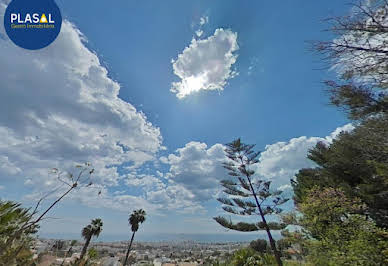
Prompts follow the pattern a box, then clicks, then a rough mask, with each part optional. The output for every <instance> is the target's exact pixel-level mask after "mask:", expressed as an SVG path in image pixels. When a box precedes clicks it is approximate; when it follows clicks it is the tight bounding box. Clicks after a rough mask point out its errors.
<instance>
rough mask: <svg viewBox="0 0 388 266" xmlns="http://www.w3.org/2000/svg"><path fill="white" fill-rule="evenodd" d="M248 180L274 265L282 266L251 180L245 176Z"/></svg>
mask: <svg viewBox="0 0 388 266" xmlns="http://www.w3.org/2000/svg"><path fill="white" fill-rule="evenodd" d="M247 178H248V181H249V186H250V187H251V189H252V194H253V196H254V197H255V201H256V205H257V208H258V209H259V212H260V216H261V219H262V221H263V223H264V227H265V231H266V232H267V235H268V239H269V243H270V245H271V249H272V250H273V253H274V255H275V259H276V263H277V264H278V265H279V266H283V262H282V260H281V258H280V253H279V251H278V250H277V248H276V243H275V240H274V239H273V237H272V234H271V230H270V229H269V226H268V224H267V220H266V219H265V216H264V213H263V210H262V209H261V206H260V204H259V201H258V199H257V196H256V192H255V190H254V188H253V186H252V182H251V179H250V178H249V177H248V176H247Z"/></svg>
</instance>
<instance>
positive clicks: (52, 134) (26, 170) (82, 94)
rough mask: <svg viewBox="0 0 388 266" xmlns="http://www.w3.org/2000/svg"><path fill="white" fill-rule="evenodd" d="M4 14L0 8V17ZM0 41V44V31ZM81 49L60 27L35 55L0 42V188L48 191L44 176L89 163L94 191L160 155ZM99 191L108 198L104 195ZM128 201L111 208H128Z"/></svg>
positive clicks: (147, 126) (79, 39) (151, 130)
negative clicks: (12, 184) (122, 171)
mask: <svg viewBox="0 0 388 266" xmlns="http://www.w3.org/2000/svg"><path fill="white" fill-rule="evenodd" d="M5 7H6V5H5V4H4V1H2V2H0V14H4V11H5ZM0 34H1V35H2V36H3V35H4V36H6V34H5V31H4V27H3V25H2V24H1V26H0ZM86 41H87V40H86V38H85V36H83V35H82V34H81V33H80V31H79V30H78V29H77V28H76V27H75V26H74V25H73V24H71V23H70V22H68V21H64V22H63V25H62V29H61V33H60V34H59V36H58V38H57V40H56V41H55V42H54V43H53V44H51V45H50V46H48V47H47V48H44V49H42V50H38V51H28V50H24V49H21V48H19V47H17V46H15V45H14V44H13V43H12V42H11V41H10V40H9V39H8V37H4V38H0V57H1V60H0V69H1V70H2V71H1V73H0V77H1V78H0V87H1V90H0V154H1V155H0V180H1V182H2V183H6V182H15V181H16V180H20V182H21V183H24V184H26V185H29V186H31V187H32V191H33V190H34V189H35V188H36V189H37V190H45V189H47V190H49V189H52V188H53V187H55V186H56V185H57V184H56V180H55V178H53V176H50V175H49V174H48V169H50V168H51V167H57V168H60V169H69V168H70V167H71V166H74V165H75V163H76V162H91V163H92V164H93V167H94V168H95V169H96V172H95V175H94V182H95V183H96V185H100V186H101V188H105V187H110V186H115V185H117V184H118V183H119V182H120V180H121V179H122V178H124V177H123V176H121V174H120V173H119V170H118V169H119V168H120V167H121V165H122V164H123V163H125V164H126V165H128V164H130V165H131V166H130V167H131V168H132V169H136V168H138V167H140V166H141V165H143V164H144V163H145V162H147V161H152V160H154V158H155V154H156V153H157V152H158V151H159V150H160V149H161V142H162V137H161V134H160V131H159V128H157V127H155V126H153V125H152V124H151V123H150V122H149V121H148V120H147V117H146V116H145V115H144V114H143V113H142V112H139V111H138V110H136V109H135V107H134V106H133V105H131V104H130V103H127V102H125V101H123V100H121V99H120V98H119V96H118V95H119V91H120V85H119V84H118V83H117V82H116V81H114V80H112V79H111V78H110V77H109V75H108V71H107V69H106V68H105V67H104V66H103V65H102V64H101V62H100V60H99V58H98V56H97V55H96V54H95V53H93V52H92V51H90V50H89V49H88V48H87V47H86V46H85V42H86ZM102 191H103V192H102V194H100V195H104V194H103V193H106V194H105V196H106V197H105V198H108V196H109V193H108V191H109V190H106V192H104V191H105V190H102ZM93 193H94V194H97V193H95V191H94V192H93ZM79 195H81V194H79ZM85 195H86V194H85ZM84 197H85V199H84V200H86V196H84ZM128 197H129V196H125V195H120V196H117V197H115V200H116V201H119V202H120V201H122V202H123V203H125V202H127V201H130V200H133V199H132V198H128ZM111 200H112V205H113V202H114V200H113V198H112V199H111ZM139 200H141V199H139ZM143 200H144V201H145V199H143ZM97 202H98V201H97ZM99 202H103V201H99ZM107 202H109V201H107ZM106 205H107V206H108V205H109V204H106Z"/></svg>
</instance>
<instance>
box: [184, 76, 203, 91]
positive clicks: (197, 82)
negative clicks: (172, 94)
mask: <svg viewBox="0 0 388 266" xmlns="http://www.w3.org/2000/svg"><path fill="white" fill-rule="evenodd" d="M204 85H205V79H204V78H203V77H202V76H190V77H188V78H186V79H185V80H184V81H183V90H182V94H184V95H188V94H191V93H193V92H196V91H199V90H201V89H204Z"/></svg>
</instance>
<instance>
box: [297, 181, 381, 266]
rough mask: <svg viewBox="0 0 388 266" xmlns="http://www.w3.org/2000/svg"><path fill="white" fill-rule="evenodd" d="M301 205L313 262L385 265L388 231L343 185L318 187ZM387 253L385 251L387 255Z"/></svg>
mask: <svg viewBox="0 0 388 266" xmlns="http://www.w3.org/2000/svg"><path fill="white" fill-rule="evenodd" d="M307 197H308V200H305V201H304V202H302V203H300V204H299V205H298V209H299V210H300V212H301V213H302V214H303V216H301V217H299V218H298V224H299V225H301V226H302V227H303V231H302V232H303V234H304V235H305V237H304V238H302V239H301V240H302V241H303V242H304V243H303V245H304V246H305V247H307V250H308V256H307V258H308V260H309V261H310V262H312V263H313V264H314V265H383V264H384V263H387V262H388V256H387V255H386V252H387V249H388V232H387V231H384V230H383V229H380V228H378V227H377V226H376V225H375V223H374V222H373V221H371V220H370V219H368V218H367V217H366V216H363V215H360V214H357V213H359V212H360V209H362V208H363V206H362V204H361V202H360V201H359V200H357V199H349V198H347V197H346V195H345V193H344V192H343V191H342V190H340V189H334V188H324V189H321V188H318V187H315V188H313V189H311V190H309V191H308V193H307ZM384 254H385V255H384Z"/></svg>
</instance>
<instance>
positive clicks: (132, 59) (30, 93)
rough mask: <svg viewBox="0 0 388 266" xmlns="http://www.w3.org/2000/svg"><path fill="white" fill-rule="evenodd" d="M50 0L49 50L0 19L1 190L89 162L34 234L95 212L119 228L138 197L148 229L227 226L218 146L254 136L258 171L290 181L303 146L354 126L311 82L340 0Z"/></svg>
mask: <svg viewBox="0 0 388 266" xmlns="http://www.w3.org/2000/svg"><path fill="white" fill-rule="evenodd" d="M6 3H7V1H1V10H0V12H1V14H2V15H3V13H4V8H5V7H6ZM57 3H58V5H59V7H60V9H61V11H62V15H63V17H64V18H65V21H64V23H63V26H62V31H61V33H60V35H59V37H58V39H57V40H56V41H55V42H54V43H53V44H52V45H50V46H49V47H47V48H44V49H42V50H39V51H26V50H23V49H21V48H18V47H15V46H14V45H13V44H12V43H11V42H10V41H9V40H8V38H7V37H5V35H4V28H3V27H2V26H1V27H2V28H1V29H0V32H1V34H2V36H3V37H4V38H1V39H0V43H1V52H0V58H1V60H0V61H1V62H0V64H1V69H2V72H1V74H0V75H1V76H2V77H1V81H0V84H1V88H2V89H1V92H0V99H1V106H2V107H1V111H2V112H1V113H2V114H1V115H0V136H1V139H2V140H1V143H0V154H2V155H0V162H1V163H0V186H1V187H0V188H1V189H0V197H1V198H3V199H13V200H18V201H21V202H23V203H24V204H25V205H26V206H30V205H33V203H34V202H35V200H36V199H37V198H39V196H41V195H42V193H44V192H45V191H50V190H52V189H54V188H56V187H57V185H58V184H57V183H56V182H57V181H56V179H55V178H53V176H50V175H49V174H48V169H50V168H52V167H58V168H61V169H64V170H71V171H75V169H74V168H72V166H74V164H75V163H76V162H84V161H90V162H91V163H93V165H94V167H95V168H96V173H95V176H94V178H95V185H94V188H93V189H89V190H87V189H85V190H82V189H81V190H79V191H77V192H75V193H73V195H71V196H70V197H69V198H68V199H66V201H64V202H63V203H62V204H61V205H60V206H58V207H56V208H55V210H53V212H52V213H51V216H52V217H55V218H57V219H49V220H47V221H45V223H44V224H43V225H42V229H41V233H42V234H50V233H54V232H58V228H61V229H60V230H61V232H63V233H65V234H66V233H68V234H78V233H79V232H80V230H81V228H82V226H84V225H85V224H87V223H88V221H89V220H90V219H92V218H95V217H101V218H102V219H103V220H104V221H105V226H104V232H105V233H106V234H111V235H119V234H122V232H124V233H123V235H124V236H125V235H126V230H128V228H127V220H126V219H127V216H128V213H129V212H130V211H131V210H133V209H136V208H140V207H141V208H145V209H146V210H147V211H148V213H149V219H148V220H147V222H146V223H145V224H144V226H143V227H142V230H143V232H144V233H149V234H153V233H154V234H156V233H174V232H176V233H183V232H186V233H219V234H223V233H226V232H225V230H223V229H222V228H220V227H219V226H218V225H217V224H216V223H215V222H214V221H213V220H212V219H211V217H214V216H216V215H218V214H222V212H221V211H220V206H219V204H218V203H217V202H216V201H215V199H214V198H215V197H216V196H217V195H219V193H220V190H221V188H220V186H219V185H218V184H219V180H220V179H222V178H223V177H225V172H224V170H223V169H222V167H221V162H222V160H223V158H224V154H223V147H222V144H224V143H227V142H229V141H231V140H233V139H235V138H236V137H242V139H243V141H244V142H247V143H254V144H256V145H257V148H258V149H259V150H261V151H263V153H262V155H261V158H260V159H261V162H260V163H259V164H258V165H257V166H256V170H257V172H258V174H259V175H261V176H264V177H265V178H269V179H271V180H273V183H274V186H276V187H281V188H282V189H288V187H287V185H288V184H289V179H290V178H292V177H293V175H294V174H295V173H296V171H297V170H298V169H300V168H302V167H309V166H312V163H311V162H309V161H308V160H307V159H306V158H305V157H306V154H307V151H308V149H310V148H311V147H313V146H314V145H315V144H316V143H317V142H318V141H327V142H330V141H331V140H332V139H333V138H334V137H335V135H336V134H338V133H339V132H340V131H341V130H342V129H344V130H347V129H349V128H350V126H349V125H346V124H347V123H348V121H347V120H346V119H345V116H344V114H343V113H341V112H339V111H337V110H336V109H335V108H333V107H330V106H328V105H327V102H328V99H327V95H326V94H325V92H324V90H323V89H324V87H323V85H322V83H321V82H322V81H323V80H325V79H330V78H335V73H333V72H329V71H328V70H322V69H320V68H322V64H321V63H320V58H319V57H318V56H317V55H315V54H314V53H312V52H311V51H309V45H308V43H307V42H308V41H311V40H327V39H330V38H331V37H332V36H330V35H329V34H328V32H325V31H324V29H325V28H327V26H328V25H326V24H325V23H323V22H322V20H323V19H325V18H327V17H329V16H334V15H343V14H347V13H348V12H349V6H347V5H346V4H345V2H341V1H334V0H332V1H307V0H306V1H282V2H281V3H279V2H270V1H266V2H264V1H243V2H241V1H221V0H220V1H168V2H166V1H115V2H114V3H112V2H109V1H97V0H96V1H93V3H92V2H91V1H70V0H66V1H64V0H61V1H57ZM174 89H175V92H174V91H172V90H174ZM192 90H197V91H196V92H191V91H192ZM96 191H102V193H101V194H100V195H97V193H96ZM49 200H50V199H48V201H47V202H46V204H47V203H48V202H49ZM228 233H229V232H228ZM124 238H125V237H124Z"/></svg>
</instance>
